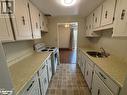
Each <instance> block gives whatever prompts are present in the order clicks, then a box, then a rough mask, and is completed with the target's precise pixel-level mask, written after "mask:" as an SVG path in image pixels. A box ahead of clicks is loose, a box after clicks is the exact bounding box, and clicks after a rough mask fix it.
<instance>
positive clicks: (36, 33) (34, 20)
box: [29, 2, 41, 39]
mask: <svg viewBox="0 0 127 95" xmlns="http://www.w3.org/2000/svg"><path fill="white" fill-rule="evenodd" d="M29 9H30V17H31V24H32V32H33V38H34V39H39V38H41V31H40V21H39V10H38V9H37V8H36V7H35V6H34V5H33V4H32V3H31V2H29Z"/></svg>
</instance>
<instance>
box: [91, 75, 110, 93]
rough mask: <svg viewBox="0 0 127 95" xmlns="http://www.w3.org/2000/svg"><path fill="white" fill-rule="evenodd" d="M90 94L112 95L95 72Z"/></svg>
mask: <svg viewBox="0 0 127 95" xmlns="http://www.w3.org/2000/svg"><path fill="white" fill-rule="evenodd" d="M92 95H113V93H112V92H111V91H110V90H109V89H108V87H107V86H106V85H105V84H104V83H103V81H102V80H101V79H100V78H99V77H98V76H97V74H96V73H95V74H94V77H93V83H92Z"/></svg>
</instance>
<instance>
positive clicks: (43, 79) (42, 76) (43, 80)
mask: <svg viewBox="0 0 127 95" xmlns="http://www.w3.org/2000/svg"><path fill="white" fill-rule="evenodd" d="M39 81H40V89H41V93H42V95H45V94H46V91H47V89H48V76H47V68H46V66H43V67H42V68H41V69H40V71H39Z"/></svg>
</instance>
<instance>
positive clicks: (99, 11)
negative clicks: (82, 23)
mask: <svg viewBox="0 0 127 95" xmlns="http://www.w3.org/2000/svg"><path fill="white" fill-rule="evenodd" d="M101 14H102V5H101V6H99V7H98V8H97V9H96V10H95V11H94V13H93V16H94V22H93V28H94V29H96V28H98V27H100V24H101Z"/></svg>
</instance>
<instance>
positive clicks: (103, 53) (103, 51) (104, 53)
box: [100, 47, 109, 57]
mask: <svg viewBox="0 0 127 95" xmlns="http://www.w3.org/2000/svg"><path fill="white" fill-rule="evenodd" d="M100 50H101V53H102V55H103V56H105V57H108V56H109V54H108V53H106V51H105V49H104V48H103V47H101V48H100Z"/></svg>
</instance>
